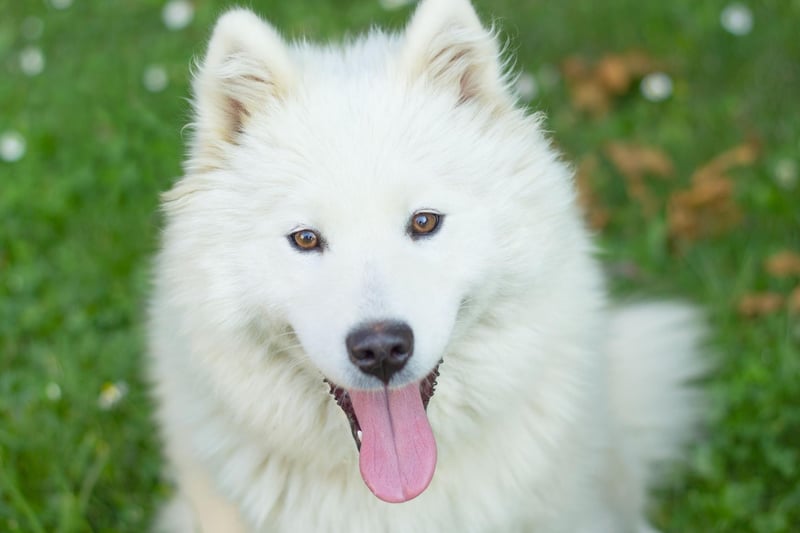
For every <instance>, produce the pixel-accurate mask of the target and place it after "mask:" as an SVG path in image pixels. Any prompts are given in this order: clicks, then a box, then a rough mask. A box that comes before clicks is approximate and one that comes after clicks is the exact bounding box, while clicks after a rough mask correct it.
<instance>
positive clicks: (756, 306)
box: [737, 292, 784, 317]
mask: <svg viewBox="0 0 800 533" xmlns="http://www.w3.org/2000/svg"><path fill="white" fill-rule="evenodd" d="M783 301H784V299H783V295H781V294H778V293H775V292H756V293H751V294H746V295H744V296H742V298H741V299H739V304H738V306H737V309H738V311H739V314H740V315H742V316H746V317H758V316H764V315H769V314H772V313H775V312H776V311H778V310H780V309H781V307H783Z"/></svg>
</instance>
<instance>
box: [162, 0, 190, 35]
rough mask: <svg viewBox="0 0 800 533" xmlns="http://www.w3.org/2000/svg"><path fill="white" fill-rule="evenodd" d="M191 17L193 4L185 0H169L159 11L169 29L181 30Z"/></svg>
mask: <svg viewBox="0 0 800 533" xmlns="http://www.w3.org/2000/svg"><path fill="white" fill-rule="evenodd" d="M193 18H194V6H193V5H192V4H191V3H190V2H187V1H186V0H171V1H170V2H167V4H166V5H165V6H164V9H163V11H161V19H162V20H163V21H164V25H165V26H166V27H167V29H170V30H182V29H183V28H185V27H186V26H188V25H189V23H190V22H192V19H193Z"/></svg>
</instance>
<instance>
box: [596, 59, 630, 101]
mask: <svg viewBox="0 0 800 533" xmlns="http://www.w3.org/2000/svg"><path fill="white" fill-rule="evenodd" d="M595 78H596V79H597V80H598V81H599V82H600V84H601V85H602V86H603V88H604V89H605V90H606V91H607V92H609V93H611V94H625V93H626V92H628V89H629V88H630V86H631V81H632V80H631V78H632V73H631V71H630V69H629V68H628V65H627V64H626V63H625V59H624V58H623V57H621V56H615V55H608V56H605V57H604V58H602V59H601V60H600V62H599V63H597V67H595Z"/></svg>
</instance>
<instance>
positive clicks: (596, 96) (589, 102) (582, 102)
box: [570, 78, 611, 116]
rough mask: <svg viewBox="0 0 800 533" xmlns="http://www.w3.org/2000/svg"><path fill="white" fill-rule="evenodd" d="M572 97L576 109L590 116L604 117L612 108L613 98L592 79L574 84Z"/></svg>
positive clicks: (571, 90) (571, 92) (571, 91)
mask: <svg viewBox="0 0 800 533" xmlns="http://www.w3.org/2000/svg"><path fill="white" fill-rule="evenodd" d="M570 97H571V98H572V106H573V107H574V108H575V109H577V110H578V111H583V112H584V113H589V114H590V115H594V116H602V115H605V114H606V113H608V110H609V109H610V108H611V97H610V96H609V94H608V92H607V91H606V90H605V89H604V88H603V86H602V85H601V84H600V83H599V82H598V81H597V80H594V79H592V78H587V79H585V80H581V81H577V82H575V83H573V85H572V87H571V89H570Z"/></svg>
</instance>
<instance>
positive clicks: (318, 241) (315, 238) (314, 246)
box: [288, 229, 322, 252]
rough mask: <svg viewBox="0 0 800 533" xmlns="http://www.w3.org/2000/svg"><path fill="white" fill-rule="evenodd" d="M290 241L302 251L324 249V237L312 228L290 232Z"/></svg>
mask: <svg viewBox="0 0 800 533" xmlns="http://www.w3.org/2000/svg"><path fill="white" fill-rule="evenodd" d="M288 237H289V242H290V243H291V245H292V246H294V247H295V248H296V249H298V250H300V251H301V252H310V251H320V250H322V237H320V235H319V233H317V232H316V231H314V230H310V229H301V230H297V231H295V232H294V233H290V234H289V236H288Z"/></svg>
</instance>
